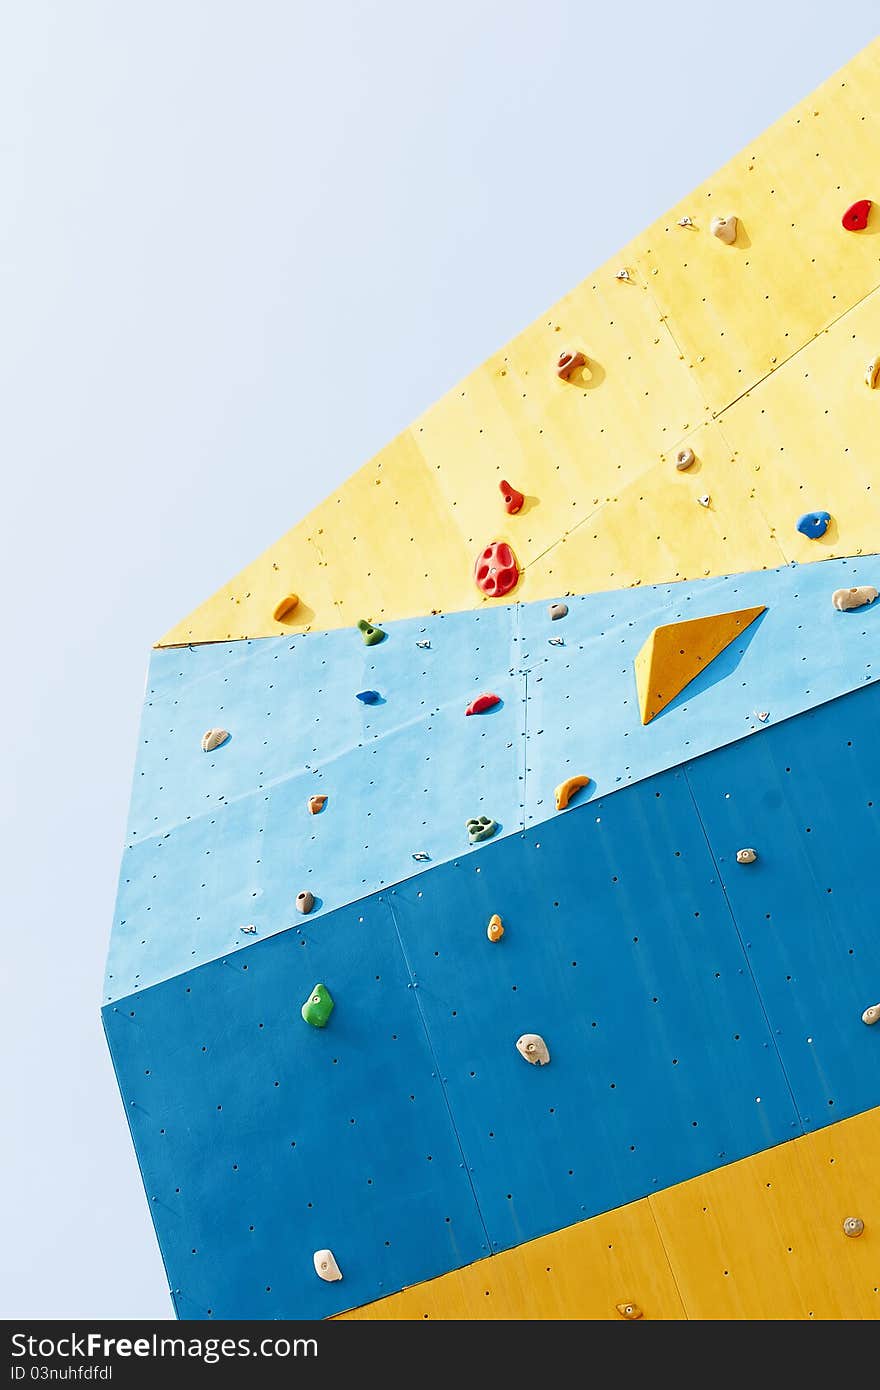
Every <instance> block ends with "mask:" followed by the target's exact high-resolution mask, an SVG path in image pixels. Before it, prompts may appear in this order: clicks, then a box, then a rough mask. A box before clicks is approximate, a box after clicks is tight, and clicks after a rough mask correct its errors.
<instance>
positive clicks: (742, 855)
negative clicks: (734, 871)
mask: <svg viewBox="0 0 880 1390" xmlns="http://www.w3.org/2000/svg"><path fill="white" fill-rule="evenodd" d="M757 857H758V851H757V850H756V849H738V850H737V852H736V862H737V864H754V862H755V860H756V859H757Z"/></svg>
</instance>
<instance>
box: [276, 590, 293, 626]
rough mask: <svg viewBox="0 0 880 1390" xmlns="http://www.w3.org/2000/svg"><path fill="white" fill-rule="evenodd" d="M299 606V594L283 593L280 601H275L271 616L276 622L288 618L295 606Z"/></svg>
mask: <svg viewBox="0 0 880 1390" xmlns="http://www.w3.org/2000/svg"><path fill="white" fill-rule="evenodd" d="M298 607H299V594H285V595H284V598H283V599H282V600H281V602H280V603H276V605H275V611H274V613H273V614H272V617H273V618H274V619H275V621H276V623H280V622H282V621H283V620H284V619H285V618H289V617H290V615H291V613H292V612H293V611H294V609H295V608H298Z"/></svg>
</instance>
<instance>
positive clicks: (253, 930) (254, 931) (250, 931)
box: [238, 922, 257, 936]
mask: <svg viewBox="0 0 880 1390" xmlns="http://www.w3.org/2000/svg"><path fill="white" fill-rule="evenodd" d="M238 930H239V931H246V932H247V933H248V934H249V935H250V936H256V934H257V929H256V927H255V926H254V924H253V922H251V924H250V926H248V927H239V929H238Z"/></svg>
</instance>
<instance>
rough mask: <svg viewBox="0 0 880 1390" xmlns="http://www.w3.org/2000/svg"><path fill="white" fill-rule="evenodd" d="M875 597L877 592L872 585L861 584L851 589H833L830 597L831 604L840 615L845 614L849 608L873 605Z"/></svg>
mask: <svg viewBox="0 0 880 1390" xmlns="http://www.w3.org/2000/svg"><path fill="white" fill-rule="evenodd" d="M876 597H877V590H876V589H875V588H874V587H873V585H871V584H861V585H857V586H856V587H855V588H853V589H835V590H834V593H833V594H832V595H831V602H832V603H833V604H834V607H835V608H837V609H839V610H840V612H841V613H845V612H847V610H848V609H850V608H861V607H862V605H863V604H865V603H873V602H874V600H875V598H876Z"/></svg>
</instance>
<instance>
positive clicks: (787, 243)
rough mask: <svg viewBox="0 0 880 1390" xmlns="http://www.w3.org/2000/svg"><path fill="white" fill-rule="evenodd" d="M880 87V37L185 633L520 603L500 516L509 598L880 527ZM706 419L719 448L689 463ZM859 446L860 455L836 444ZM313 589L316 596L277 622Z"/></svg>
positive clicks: (856, 543) (752, 558)
mask: <svg viewBox="0 0 880 1390" xmlns="http://www.w3.org/2000/svg"><path fill="white" fill-rule="evenodd" d="M878 89H880V40H878V41H875V42H874V43H873V44H871V45H870V46H869V47H868V48H867V49H865V51H864V52H863V53H861V54H860V55H858V57H856V58H855V59H853V61H852V62H851V63H850V64H849V65H848V66H847V67H846V68H844V69H843V70H842V71H841V72H840V73H838V74H837V75H836V76H834V77H832V78H830V79H829V81H828V82H826V83H825V84H824V85H823V86H822V87H820V88H819V89H818V91H817V92H815V93H814V94H813V95H812V96H811V97H809V98H807V100H806V101H804V102H802V103H800V105H799V106H797V107H796V108H795V109H794V111H792V112H790V113H789V114H788V115H787V116H785V117H783V118H782V120H780V121H779V122H777V124H776V125H774V126H773V127H772V128H771V129H770V130H769V131H767V132H766V133H765V134H764V135H762V136H761V137H760V138H758V139H756V140H755V141H754V142H753V143H752V144H751V145H750V146H749V147H748V149H747V150H746V151H744V153H743V154H742V155H739V156H737V157H736V158H735V159H733V160H731V161H730V163H729V164H727V165H726V166H725V168H724V169H722V170H721V171H720V172H719V173H718V174H717V175H716V176H715V177H713V178H712V179H709V180H708V181H707V182H706V183H705V184H704V185H703V186H702V188H700V189H698V190H697V191H696V192H695V193H693V194H692V195H690V196H689V197H688V198H686V199H684V200H683V201H682V202H681V203H680V204H679V205H677V206H676V207H675V208H673V209H672V210H671V211H670V212H669V213H668V214H667V215H666V216H664V217H662V218H660V219H659V220H658V221H657V222H656V223H655V224H654V225H653V226H652V227H650V228H649V229H648V230H647V231H646V232H645V233H644V235H642V236H640V237H638V238H636V240H635V241H633V242H632V243H631V244H630V245H629V246H628V247H626V248H625V249H624V250H623V251H622V252H621V253H620V255H619V256H616V257H614V258H613V259H612V260H611V261H609V262H608V263H607V264H606V265H605V266H603V267H601V268H600V269H599V270H598V271H597V272H596V273H595V274H594V275H592V276H590V278H589V279H588V280H586V281H585V282H584V283H583V284H582V285H580V286H579V287H578V288H577V289H576V290H575V291H574V292H573V293H572V294H570V295H568V296H566V298H565V299H563V300H562V301H561V302H560V303H559V304H557V305H556V306H555V307H554V308H553V309H552V310H550V311H549V313H547V314H546V315H544V316H543V317H542V318H541V319H540V320H538V321H537V322H536V323H534V324H532V325H531V327H530V328H528V329H526V330H525V332H523V333H521V334H520V335H519V336H518V337H517V338H515V339H514V340H513V342H511V343H510V344H509V345H508V346H507V347H506V348H505V349H503V350H502V351H501V352H499V353H498V354H496V355H495V356H494V357H492V358H490V360H489V361H488V362H486V363H485V364H484V365H483V366H482V367H480V368H478V369H477V371H475V372H473V373H472V374H471V375H470V376H469V377H467V378H466V379H465V380H464V381H463V382H462V383H461V384H460V385H459V386H458V387H456V388H455V389H454V390H453V391H451V392H449V394H448V395H447V396H445V397H444V398H443V399H442V400H441V401H440V402H439V403H438V404H437V405H436V406H434V407H433V408H432V409H431V410H429V411H427V412H426V413H425V415H424V416H422V418H421V419H419V420H417V421H416V423H415V424H414V425H413V426H412V427H411V428H410V429H409V430H406V431H405V432H404V433H403V434H401V435H400V436H399V437H398V438H397V439H396V440H394V441H393V442H392V443H391V444H390V445H388V447H387V448H386V449H383V450H382V451H381V453H379V454H378V455H377V456H376V458H374V459H373V460H372V462H370V463H368V464H367V465H366V466H365V467H364V468H362V469H361V470H360V472H358V473H356V474H355V475H354V477H352V478H351V479H349V481H348V482H347V483H345V484H343V486H342V487H341V488H340V489H339V490H338V491H337V492H336V493H334V494H333V495H332V496H331V497H330V498H328V499H327V501H326V502H324V503H322V504H321V506H319V507H318V508H317V509H316V510H315V511H314V512H312V514H311V515H310V516H309V517H308V518H306V519H305V520H304V521H301V522H300V523H299V524H298V525H297V526H295V527H294V528H293V530H292V531H289V532H288V533H287V535H286V536H284V537H283V538H282V539H281V540H280V541H278V542H277V543H276V544H275V545H274V546H272V547H271V548H270V549H269V550H268V551H266V552H265V554H264V555H263V556H261V557H260V558H259V559H258V560H256V561H255V562H254V563H253V564H251V565H249V566H248V567H247V568H246V569H245V570H243V571H242V572H241V573H240V574H239V575H238V576H237V577H236V578H235V579H233V580H231V581H230V582H229V583H228V584H227V585H225V586H224V587H223V588H222V589H221V590H220V591H219V592H218V593H216V594H215V595H214V596H213V597H212V598H210V599H208V600H207V602H206V603H204V604H202V605H201V606H200V607H199V608H197V609H196V610H195V612H193V613H192V614H190V616H189V617H187V618H185V619H184V620H183V621H182V622H179V623H177V624H176V625H175V626H174V627H173V628H172V629H171V630H170V632H168V633H167V634H166V635H165V637H164V638H163V639H162V645H173V644H175V643H187V642H209V641H224V640H229V639H233V638H242V637H259V636H270V635H272V634H276V633H281V632H285V631H304V630H308V629H309V628H319V629H320V628H331V627H339V626H344V625H349V624H351V623H353V622H354V621H356V619H357V618H358V617H360V616H363V615H364V614H368V615H369V616H370V617H371V618H372V619H374V620H375V621H377V622H381V621H383V620H389V619H393V618H399V617H407V616H416V615H418V614H421V613H428V612H432V611H450V610H453V609H463V608H473V607H477V606H479V605H481V604H484V603H487V602H498V601H499V600H491V599H487V598H486V597H485V596H484V595H483V594H481V593H480V591H479V590H478V589H477V588H476V587H475V585H474V583H473V580H472V568H473V562H474V558H475V557H476V555H477V553H478V551H480V550H481V549H482V548H483V547H484V546H485V545H487V544H488V543H489V542H490V541H493V540H507V541H509V542H510V544H511V545H512V546H513V549H514V551H515V553H516V555H517V558H518V560H519V563H520V566H521V568H522V571H523V573H522V578H521V581H520V584H519V586H518V587H517V589H516V590H515V591H514V593H513V594H512V595H511V596H510V599H511V600H513V599H522V600H530V599H546V598H553V597H558V595H559V594H560V593H564V592H571V593H577V592H586V591H589V590H595V589H609V588H617V587H625V586H627V585H630V584H638V583H642V584H649V583H666V582H670V581H672V580H675V579H680V578H685V577H687V578H698V577H700V576H703V575H708V574H718V573H728V572H731V571H735V570H746V569H758V568H761V567H762V566H772V565H776V564H779V563H780V561H781V559H782V558H784V556H783V554H782V551H781V545H784V550H785V555H788V554H789V553H791V554H792V555H793V556H794V557H795V558H797V559H799V560H801V561H802V562H803V561H807V560H813V559H821V558H824V557H825V556H827V555H828V554H850V553H854V552H856V551H858V549H859V548H860V547H861V548H863V549H868V548H871V549H873V548H874V545H873V542H872V541H870V540H869V532H872V534H873V535H874V536H876V529H873V530H872V527H873V509H874V507H875V505H876V503H875V502H874V501H873V500H872V498H871V496H870V494H867V495H865V487H866V484H865V486H863V485H862V473H864V471H865V469H866V467H867V465H868V462H869V461H870V459H871V457H872V453H871V451H872V448H873V441H874V439H876V437H877V421H878V419H880V414H878V412H880V392H876V391H871V390H869V388H868V387H867V386H866V385H865V383H864V376H865V368H866V364H867V362H868V361H870V360H871V359H872V358H873V357H875V356H876V355H877V353H878V352H880V339H878V334H877V331H876V330H877V328H880V324H878V322H877V315H878V312H880V307H878V304H877V296H876V295H874V294H873V292H874V291H875V290H877V288H878V286H880V237H878V236H876V235H875V233H876V231H877V227H878V225H880V224H878V218H880V209H878V208H877V207H876V206H875V208H874V209H873V211H872V214H871V218H872V220H871V222H870V223H869V226H868V228H867V230H866V231H865V232H864V233H860V232H851V231H847V230H845V229H844V228H843V227H842V225H841V218H842V215H843V213H844V211H845V209H846V208H847V207H848V206H849V204H850V203H852V202H854V201H855V200H856V199H857V198H860V197H870V196H871V194H872V192H876V190H875V189H874V185H873V182H872V180H873V179H874V177H875V173H874V171H875V166H876V149H877V147H878V143H880V141H878V137H880V129H878V127H880V116H878V114H877V113H878V111H880V103H878V100H877V95H878ZM716 213H722V214H725V213H733V214H735V215H736V217H737V218H738V235H737V239H736V241H735V243H734V244H733V245H730V246H727V245H725V244H724V243H723V242H722V241H720V240H719V239H718V238H717V237H714V236H712V235H711V233H710V231H709V223H710V222H711V218H712V217H713V216H714V215H715V214H716ZM688 218H689V219H690V223H689V224H687V225H684V226H681V225H679V223H680V221H682V220H683V219H688ZM620 270H626V272H627V278H626V279H620V278H618V272H619V271H620ZM817 335H821V336H817ZM852 335H855V336H852ZM564 348H567V349H570V350H572V351H582V352H583V353H584V354H585V355H586V357H587V359H588V362H587V366H586V368H584V369H578V370H576V371H575V372H574V373H573V374H572V378H571V380H570V381H560V379H559V378H558V376H557V375H556V371H555V364H556V359H557V357H558V356H559V353H560V352H561V351H562V350H563V349H564ZM777 384H778V391H777ZM853 393H855V394H853ZM814 422H815V424H816V425H817V428H815V429H814V428H813V423H814ZM683 442H687V443H688V444H690V445H691V447H693V448H694V451H695V454H696V455H697V464H696V465H695V467H694V468H693V469H691V470H689V471H688V472H687V473H683V474H679V473H677V472H676V470H675V463H674V457H675V451H676V449H677V448H678V447H679V446H680V445H681V444H682V443H683ZM826 448H827V450H828V451H829V452H828V453H826V452H825V450H826ZM841 448H845V449H846V450H847V459H846V462H847V467H846V469H839V468H835V467H834V462H833V461H834V460H839V459H840V453H841ZM853 465H855V467H854V468H853ZM859 470H861V472H860V471H859ZM502 478H507V479H508V480H509V481H510V482H511V483H512V484H513V486H514V487H516V488H518V489H519V490H520V491H521V492H523V493H524V494H525V496H526V502H525V505H524V507H523V509H522V511H521V512H519V513H518V514H517V515H516V516H508V515H507V513H506V512H505V511H504V507H503V503H502V500H501V496H500V493H499V491H498V484H499V482H500V481H501V479H502ZM251 485H252V486H254V487H257V486H259V479H258V478H256V477H255V478H254V479H253V482H252V484H251ZM808 492H809V495H807V493H808ZM706 493H708V494H709V495H710V496H711V499H712V500H711V504H710V506H709V507H708V508H705V509H703V508H700V507H698V505H697V503H696V497H697V496H699V495H702V494H706ZM831 493H833V494H834V495H833V496H829V494H831ZM816 494H818V495H816ZM823 494H824V495H823ZM836 499H839V500H836ZM860 501H861V502H863V503H864V506H863V507H860V506H859V502H860ZM816 507H821V508H823V509H827V510H829V511H831V512H832V515H833V516H834V519H835V520H834V525H833V527H831V528H829V532H828V533H827V535H828V538H827V539H826V540H825V543H824V544H820V543H818V542H813V541H809V540H807V539H806V538H801V537H798V536H797V533H796V532H795V531H794V523H795V521H796V519H797V516H798V515H799V514H800V513H801V512H802V511H804V510H809V509H812V508H816ZM291 591H292V592H295V593H297V594H298V595H299V596H300V603H299V605H298V607H297V608H296V609H295V610H294V611H293V612H292V613H290V614H289V615H288V616H287V617H286V618H284V619H282V620H280V621H276V619H275V618H274V616H273V615H274V613H275V610H276V607H277V605H278V603H279V601H280V600H282V599H283V598H284V596H285V595H286V594H287V593H289V592H291ZM501 601H506V600H501Z"/></svg>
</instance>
